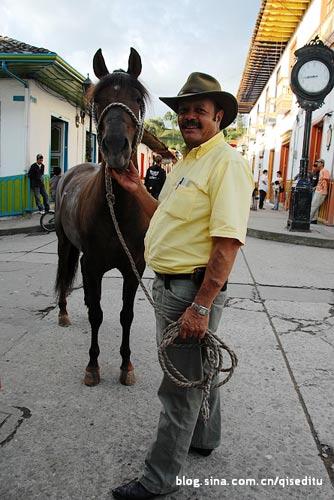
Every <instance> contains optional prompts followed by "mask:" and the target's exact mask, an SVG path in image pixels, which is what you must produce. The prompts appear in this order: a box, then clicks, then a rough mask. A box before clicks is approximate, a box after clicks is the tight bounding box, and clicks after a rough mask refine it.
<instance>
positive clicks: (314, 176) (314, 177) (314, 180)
mask: <svg viewBox="0 0 334 500" xmlns="http://www.w3.org/2000/svg"><path fill="white" fill-rule="evenodd" d="M319 175H320V169H319V164H318V162H317V161H316V162H315V163H314V165H313V167H312V172H311V173H310V181H311V185H312V191H313V194H312V197H313V195H314V193H315V190H316V187H317V185H318V182H319Z"/></svg>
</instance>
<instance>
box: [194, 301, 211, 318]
mask: <svg viewBox="0 0 334 500" xmlns="http://www.w3.org/2000/svg"><path fill="white" fill-rule="evenodd" d="M191 307H192V309H194V311H196V312H197V313H198V314H199V315H200V316H209V313H210V309H209V308H208V307H205V306H201V305H200V304H196V302H193V303H192V304H191Z"/></svg>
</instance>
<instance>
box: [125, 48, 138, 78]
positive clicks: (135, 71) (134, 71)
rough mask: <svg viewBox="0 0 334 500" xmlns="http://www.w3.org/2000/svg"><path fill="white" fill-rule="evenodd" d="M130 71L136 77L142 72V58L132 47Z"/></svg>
mask: <svg viewBox="0 0 334 500" xmlns="http://www.w3.org/2000/svg"><path fill="white" fill-rule="evenodd" d="M128 73H129V74H130V75H132V76H134V77H135V78H138V76H139V75H140V73H141V59H140V55H139V54H138V52H137V51H136V50H135V49H134V48H132V47H131V50H130V56H129V65H128Z"/></svg>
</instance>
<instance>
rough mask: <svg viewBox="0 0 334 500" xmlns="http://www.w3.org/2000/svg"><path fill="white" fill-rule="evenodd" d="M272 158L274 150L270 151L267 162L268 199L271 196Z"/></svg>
mask: <svg viewBox="0 0 334 500" xmlns="http://www.w3.org/2000/svg"><path fill="white" fill-rule="evenodd" d="M274 158H275V150H274V149H271V150H270V152H269V162H268V195H267V196H268V198H269V199H271V198H272V196H273V186H272V182H273V170H274Z"/></svg>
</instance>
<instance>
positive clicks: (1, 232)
mask: <svg viewBox="0 0 334 500" xmlns="http://www.w3.org/2000/svg"><path fill="white" fill-rule="evenodd" d="M29 233H43V234H44V231H43V230H42V228H41V226H39V225H38V226H26V227H9V228H7V229H0V236H10V235H13V234H29ZM45 234H47V233H45Z"/></svg>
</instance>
